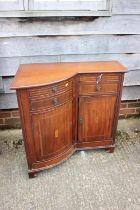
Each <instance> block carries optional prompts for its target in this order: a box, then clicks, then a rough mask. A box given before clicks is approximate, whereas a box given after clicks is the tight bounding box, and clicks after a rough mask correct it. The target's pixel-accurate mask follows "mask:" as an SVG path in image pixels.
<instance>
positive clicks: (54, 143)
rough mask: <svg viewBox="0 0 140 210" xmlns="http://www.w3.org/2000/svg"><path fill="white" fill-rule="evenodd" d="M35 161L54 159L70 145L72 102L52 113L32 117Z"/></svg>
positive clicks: (55, 109)
mask: <svg viewBox="0 0 140 210" xmlns="http://www.w3.org/2000/svg"><path fill="white" fill-rule="evenodd" d="M32 129H33V135H34V145H35V153H36V159H37V160H43V159H44V160H45V159H51V158H53V157H56V156H57V155H59V154H60V153H62V152H65V151H66V150H67V149H69V148H70V147H71V145H72V101H70V102H67V103H66V104H64V105H61V106H59V107H56V108H54V109H53V110H52V111H48V112H45V113H40V114H39V113H38V114H33V115H32Z"/></svg>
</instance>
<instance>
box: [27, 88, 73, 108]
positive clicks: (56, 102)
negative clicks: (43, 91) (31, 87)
mask: <svg viewBox="0 0 140 210" xmlns="http://www.w3.org/2000/svg"><path fill="white" fill-rule="evenodd" d="M70 100H72V91H67V92H66V93H64V94H62V95H58V96H55V97H51V98H41V99H39V100H30V110H31V111H35V110H44V109H45V110H46V109H53V108H55V107H57V106H60V105H62V104H64V103H66V102H67V101H70Z"/></svg>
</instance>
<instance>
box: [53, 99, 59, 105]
mask: <svg viewBox="0 0 140 210" xmlns="http://www.w3.org/2000/svg"><path fill="white" fill-rule="evenodd" d="M52 102H53V105H55V106H56V105H58V104H59V101H58V99H57V98H53V100H52Z"/></svg>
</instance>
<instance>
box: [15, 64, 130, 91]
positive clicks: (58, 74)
mask: <svg viewBox="0 0 140 210" xmlns="http://www.w3.org/2000/svg"><path fill="white" fill-rule="evenodd" d="M126 71H127V68H125V67H124V66H123V65H121V64H120V63H119V62H117V61H104V62H103V61H102V62H71V63H51V64H22V65H20V67H19V69H18V71H17V73H16V76H15V78H14V79H13V81H12V84H11V89H21V88H29V87H37V86H43V85H48V84H52V83H55V82H60V81H63V80H65V79H69V78H71V77H73V76H74V75H76V74H78V73H81V74H82V73H113V72H118V73H119V72H126Z"/></svg>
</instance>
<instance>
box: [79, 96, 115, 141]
mask: <svg viewBox="0 0 140 210" xmlns="http://www.w3.org/2000/svg"><path fill="white" fill-rule="evenodd" d="M115 105H116V96H95V97H89V98H80V99H79V125H78V135H79V136H78V137H79V138H78V140H79V141H80V142H91V141H102V140H107V139H111V138H112V129H113V124H114V118H115V107H116V106H115Z"/></svg>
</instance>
